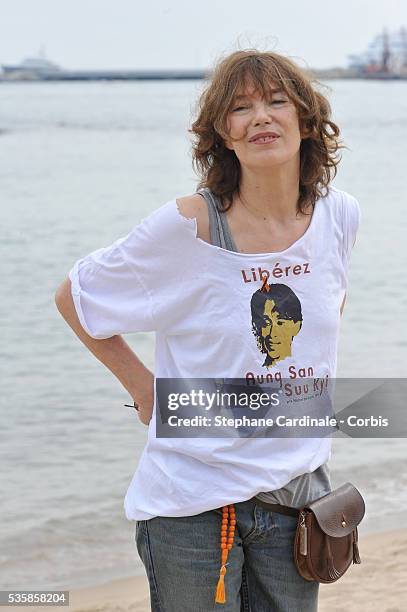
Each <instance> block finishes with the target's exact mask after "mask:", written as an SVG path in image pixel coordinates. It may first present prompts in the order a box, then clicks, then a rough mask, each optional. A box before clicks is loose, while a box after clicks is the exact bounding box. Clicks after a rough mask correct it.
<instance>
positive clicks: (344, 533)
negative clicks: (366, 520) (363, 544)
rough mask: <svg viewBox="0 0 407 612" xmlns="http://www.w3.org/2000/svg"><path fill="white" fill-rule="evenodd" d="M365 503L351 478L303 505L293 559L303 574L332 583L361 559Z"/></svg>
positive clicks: (306, 576) (308, 578) (319, 580)
mask: <svg viewBox="0 0 407 612" xmlns="http://www.w3.org/2000/svg"><path fill="white" fill-rule="evenodd" d="M364 514H365V503H364V500H363V497H362V495H361V494H360V493H359V491H358V490H357V488H356V487H355V486H353V485H352V484H351V483H350V482H347V483H345V484H344V485H342V486H341V487H339V488H338V489H335V490H334V491H331V493H328V494H327V495H324V496H323V497H320V498H319V499H317V500H315V501H313V502H312V503H310V504H308V505H307V506H305V507H304V508H301V510H300V513H299V517H298V524H297V531H296V535H295V542H294V561H295V564H296V567H297V569H298V571H299V573H300V574H301V576H302V577H303V578H305V579H306V580H312V581H316V582H322V583H329V582H335V581H336V580H338V578H341V576H343V574H344V573H345V572H346V570H347V569H348V568H349V566H350V565H351V564H352V563H361V560H360V556H359V550H358V525H359V523H360V522H361V520H362V519H363V516H364Z"/></svg>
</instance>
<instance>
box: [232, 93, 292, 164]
mask: <svg viewBox="0 0 407 612" xmlns="http://www.w3.org/2000/svg"><path fill="white" fill-rule="evenodd" d="M277 89H278V87H277V86H275V85H273V86H272V90H274V92H273V93H272V95H271V99H262V97H261V94H260V93H259V92H256V91H255V90H254V88H253V86H252V85H250V86H249V87H248V88H247V89H246V90H245V91H244V92H243V94H244V95H242V96H239V98H237V99H236V100H235V101H234V104H233V105H232V106H231V109H230V111H229V114H228V118H227V128H228V133H229V135H230V136H231V137H232V138H234V139H235V140H234V141H231V140H227V141H225V144H226V146H227V148H228V149H230V150H233V151H234V152H235V154H236V156H237V158H238V159H239V161H240V163H241V165H243V166H246V167H248V168H252V169H259V168H270V167H271V166H275V165H280V164H284V163H286V162H289V161H290V160H293V161H295V162H297V161H298V159H299V150H300V144H301V134H300V128H299V122H298V114H297V109H296V107H295V105H294V103H293V102H291V100H290V99H289V98H288V96H287V94H286V93H284V91H277ZM259 132H273V133H274V134H276V135H277V136H278V137H277V138H273V139H272V140H271V141H270V142H261V141H258V142H254V141H251V139H252V138H253V136H255V135H256V134H258V133H259Z"/></svg>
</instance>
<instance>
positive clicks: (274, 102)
mask: <svg viewBox="0 0 407 612" xmlns="http://www.w3.org/2000/svg"><path fill="white" fill-rule="evenodd" d="M285 102H287V100H272V101H271V102H270V104H284V103H285ZM245 108H248V106H237V107H236V108H234V109H233V112H235V111H239V110H244V109H245Z"/></svg>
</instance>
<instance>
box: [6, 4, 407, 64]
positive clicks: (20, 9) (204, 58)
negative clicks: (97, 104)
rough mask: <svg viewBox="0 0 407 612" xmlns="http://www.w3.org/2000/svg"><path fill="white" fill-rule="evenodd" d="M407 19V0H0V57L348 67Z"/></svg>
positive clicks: (67, 61)
mask: <svg viewBox="0 0 407 612" xmlns="http://www.w3.org/2000/svg"><path fill="white" fill-rule="evenodd" d="M401 26H405V27H407V1H406V0H340V1H339V2H335V3H333V2H332V3H330V2H329V0H312V1H310V2H306V1H304V0H278V1H275V0H201V1H200V2H197V1H195V2H194V1H193V0H173V2H169V1H168V0H143V1H142V2H140V1H139V0H0V64H14V63H19V62H20V61H21V60H22V59H24V58H25V57H28V56H33V55H34V56H36V55H38V52H39V49H40V47H41V46H42V45H43V47H44V50H45V56H46V57H47V58H48V59H50V60H52V61H54V62H56V63H57V64H59V65H60V66H61V67H63V68H66V69H71V70H74V69H92V68H94V69H103V68H106V69H115V68H117V69H120V68H128V69H131V68H134V69H143V68H147V69H148V68H156V69H159V68H199V69H202V68H203V69H205V68H208V67H210V66H212V65H213V63H214V62H215V61H216V59H217V58H219V57H220V56H222V55H223V54H226V53H229V52H232V51H234V50H236V49H238V48H240V49H241V48H248V47H256V48H259V49H260V50H274V51H276V52H278V53H283V54H286V55H289V56H290V57H292V58H293V59H295V60H296V61H297V62H298V63H300V64H301V65H303V66H309V67H312V68H330V67H346V66H347V65H348V54H353V53H361V52H363V51H364V50H365V49H366V47H367V45H368V43H369V42H370V41H371V40H372V38H373V37H374V36H375V35H376V34H379V33H381V32H382V30H383V28H384V27H386V28H387V29H388V31H394V30H396V29H397V30H398V29H399V28H400V27H401Z"/></svg>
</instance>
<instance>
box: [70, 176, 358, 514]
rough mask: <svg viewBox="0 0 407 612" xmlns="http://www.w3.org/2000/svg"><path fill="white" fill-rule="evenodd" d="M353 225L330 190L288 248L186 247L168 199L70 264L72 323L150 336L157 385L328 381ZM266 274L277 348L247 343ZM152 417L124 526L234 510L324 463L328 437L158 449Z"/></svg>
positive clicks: (190, 238)
mask: <svg viewBox="0 0 407 612" xmlns="http://www.w3.org/2000/svg"><path fill="white" fill-rule="evenodd" d="M359 220H360V208H359V204H358V202H357V200H356V199H355V198H354V197H353V196H351V195H349V194H348V193H346V192H345V191H341V190H339V189H336V188H334V187H332V186H331V187H330V188H329V193H328V194H327V195H326V196H325V197H323V198H320V199H319V200H318V201H317V202H316V205H315V208H314V212H313V216H312V219H311V223H310V225H309V227H308V229H307V230H306V232H305V233H304V235H303V236H301V237H300V238H299V239H298V240H297V241H296V242H295V243H294V244H292V245H291V246H290V247H289V248H288V249H286V250H284V251H281V252H278V253H261V254H248V253H238V252H234V251H229V250H226V249H223V248H221V247H218V246H214V245H211V244H209V243H207V242H205V241H203V240H201V239H199V238H197V236H196V220H195V219H186V218H185V217H184V216H182V215H181V214H180V212H179V210H178V207H177V203H176V199H173V200H170V201H168V202H166V203H165V204H164V205H162V206H161V207H160V208H158V209H157V210H155V211H154V212H153V213H151V214H150V215H149V216H148V217H147V218H145V219H143V220H142V221H141V223H139V224H138V225H137V226H135V227H134V228H133V229H132V231H130V233H129V234H127V235H126V236H124V237H123V238H119V239H118V240H116V241H115V242H114V243H113V244H112V245H110V246H108V247H105V248H101V249H98V250H96V251H94V252H92V253H90V254H89V255H87V256H85V257H84V258H82V259H80V260H78V261H77V262H76V263H75V265H74V267H73V268H72V269H71V270H70V272H69V277H70V279H71V282H72V297H73V300H74V303H75V308H76V312H77V314H78V317H79V320H80V322H81V324H82V326H83V328H84V329H85V331H86V332H87V333H88V334H89V335H90V336H92V337H93V338H96V339H103V338H109V337H111V336H113V335H116V334H126V333H131V332H138V331H155V332H156V350H155V377H156V378H184V377H185V378H204V377H208V378H209V377H224V378H247V377H249V376H252V375H253V376H254V377H257V376H258V377H261V376H262V375H264V376H266V375H267V374H273V375H275V374H276V373H279V374H280V375H281V376H282V377H283V378H292V377H293V376H295V377H300V376H301V372H306V373H307V375H310V373H311V376H313V377H327V376H328V377H330V378H332V377H334V376H335V374H336V363H337V343H338V332H339V325H340V306H341V303H342V300H343V298H344V295H345V292H346V287H347V269H348V261H349V256H350V253H351V249H352V246H353V244H354V242H355V237H356V232H357V229H358V226H359ZM265 275H266V276H267V275H268V279H267V287H266V288H267V291H268V290H269V289H270V291H271V293H270V296H272V300H273V299H274V301H272V303H271V305H272V308H270V300H269V301H268V302H267V304H268V307H267V308H266V307H265V310H264V313H266V314H267V315H269V316H270V317H271V318H273V316H275V314H276V311H277V310H280V312H282V311H283V310H284V309H285V311H286V314H285V315H284V316H283V315H281V316H280V319H285V321H283V323H284V325H288V328H289V331H288V332H287V333H288V336H287V333H286V335H285V340H284V338H283V340H284V342H283V340H282V338H281V337H280V338H277V339H276V338H274V341H271V340H270V338H271V334H269V339H268V340H267V337H266V338H263V340H262V334H261V333H256V325H255V323H256V320H255V317H254V316H253V311H252V310H251V303H252V297H253V295H254V294H256V296H258V295H259V293H258V291H259V289H261V287H262V286H263V289H264V284H263V282H262V277H264V276H265ZM256 292H257V293H256ZM279 305H280V306H279ZM277 307H278V308H277ZM266 311H267V312H266ZM277 314H278V313H277ZM257 323H258V321H257ZM284 325H283V327H284ZM287 337H289V341H287ZM267 342H269V343H267ZM273 342H274V344H273ZM284 343H285V344H284ZM283 345H284V349H282V348H281V346H283ZM155 411H156V405H155V404H154V409H153V416H152V419H151V421H150V424H149V430H148V440H147V444H146V446H145V448H144V450H143V453H142V455H141V458H140V461H139V465H138V467H137V470H136V472H135V474H134V476H133V479H132V481H131V483H130V485H129V488H128V490H127V494H126V497H125V502H124V506H125V511H126V516H127V518H128V519H129V520H144V519H150V518H153V517H154V516H191V515H194V514H199V513H201V512H204V511H206V510H211V509H213V508H218V507H220V506H222V505H225V504H230V503H235V502H239V501H244V500H247V499H250V498H251V497H253V496H254V495H256V494H257V493H258V492H260V491H273V490H276V489H279V488H281V487H283V486H284V485H285V484H287V483H288V482H289V481H290V480H292V479H293V478H295V477H296V476H299V475H300V474H304V473H306V472H312V471H314V470H315V469H316V468H317V467H319V466H320V465H322V464H323V463H325V462H326V461H327V460H328V459H329V457H330V449H331V439H330V438H329V437H328V438H326V437H325V438H263V439H261V438H256V439H253V438H236V437H233V438H157V437H156V431H155Z"/></svg>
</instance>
